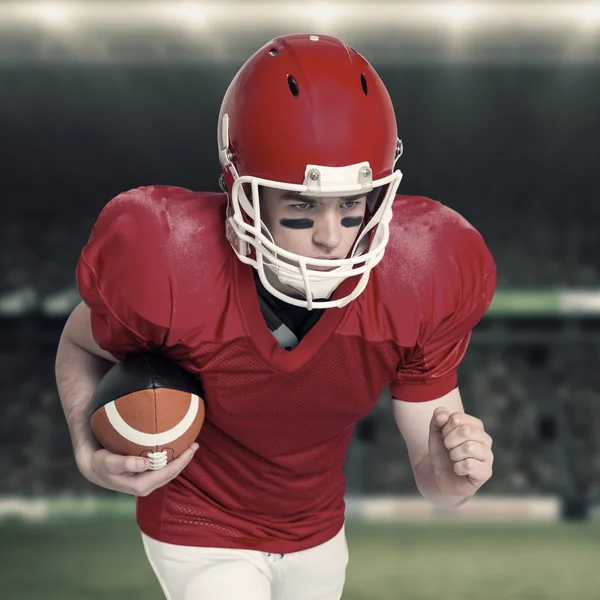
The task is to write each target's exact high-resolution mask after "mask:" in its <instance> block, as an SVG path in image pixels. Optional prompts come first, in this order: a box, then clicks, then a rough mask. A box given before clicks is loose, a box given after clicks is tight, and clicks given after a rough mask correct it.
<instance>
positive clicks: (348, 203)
mask: <svg viewBox="0 0 600 600" xmlns="http://www.w3.org/2000/svg"><path fill="white" fill-rule="evenodd" d="M359 204H360V202H359V201H358V200H347V201H346V202H342V208H343V209H344V210H352V209H353V208H356V207H357V206H358V205H359Z"/></svg>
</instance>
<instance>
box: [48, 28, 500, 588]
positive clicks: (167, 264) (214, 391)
mask: <svg viewBox="0 0 600 600" xmlns="http://www.w3.org/2000/svg"><path fill="white" fill-rule="evenodd" d="M217 142H218V151H219V158H220V161H221V165H222V168H223V176H222V180H221V187H222V190H223V193H203V192H194V191H190V190H187V189H182V188H179V187H171V186H150V187H143V188H139V189H134V190H131V191H127V192H125V193H122V194H120V195H119V196H118V197H116V198H115V199H113V200H112V201H111V202H109V203H108V204H107V206H106V207H105V208H104V210H103V211H102V212H101V214H100V215H99V218H98V220H97V222H96V224H95V226H94V229H93V231H92V234H91V237H90V239H89V241H88V243H87V244H86V246H85V247H84V249H83V251H82V253H81V256H80V260H79V263H78V268H77V280H78V286H79V290H80V293H81V296H82V298H83V303H82V304H80V305H79V306H78V307H77V308H76V309H75V311H74V312H73V314H72V315H71V316H70V318H69V320H68V322H67V324H66V326H65V329H64V333H63V335H62V337H61V341H60V346H59V350H58V355H57V363H56V370H57V382H58V387H59V391H60V395H61V401H62V404H63V407H64V411H65V414H66V418H67V421H68V424H69V428H70V431H71V435H72V440H73V446H74V451H75V456H76V459H77V464H78V467H79V469H80V470H81V472H82V474H83V475H84V476H85V477H86V478H88V479H89V480H90V481H92V482H94V483H96V484H98V485H99V486H102V487H104V488H108V489H112V490H117V491H120V492H123V493H126V494H133V495H135V496H136V498H137V501H136V502H137V523H138V524H139V527H140V529H141V534H142V539H143V545H144V547H145V550H146V553H147V556H148V558H149V561H150V563H151V565H152V567H153V568H154V570H155V573H156V575H157V577H158V579H159V581H160V583H161V586H162V588H163V590H164V594H165V596H166V597H167V598H169V599H171V600H224V599H227V600H267V599H272V600H284V599H285V600H334V599H339V598H340V597H341V594H342V589H343V586H344V579H345V573H346V566H347V562H348V551H347V546H346V539H345V533H344V477H343V474H342V467H343V464H344V459H345V456H346V450H347V447H348V444H349V442H350V440H351V438H352V434H353V430H354V426H355V424H356V423H357V421H359V420H360V419H362V418H363V417H365V416H366V415H368V414H369V412H370V411H371V409H372V408H373V406H374V405H375V403H376V402H377V400H378V398H379V396H380V394H381V392H382V390H383V389H384V388H385V387H386V386H389V388H390V390H391V393H392V396H393V398H394V400H393V414H394V417H395V419H396V421H397V424H398V428H399V430H400V432H401V434H402V436H403V437H404V440H405V441H406V444H407V447H408V451H409V456H410V462H411V465H412V469H413V471H414V477H415V481H416V484H417V487H418V489H419V490H420V492H421V493H422V495H423V496H424V498H425V499H427V500H429V501H431V502H433V503H435V504H436V505H439V506H446V507H453V506H458V505H460V504H462V503H464V502H466V501H467V500H468V499H469V498H470V497H472V496H473V495H474V494H475V492H476V491H477V489H478V488H480V487H481V486H482V485H483V484H484V483H485V482H486V481H487V480H488V479H489V478H490V476H491V473H492V462H493V454H492V450H491V438H490V436H489V435H488V434H487V433H486V431H485V430H484V426H483V424H482V423H481V421H480V420H479V419H477V418H476V417H475V416H471V415H468V414H466V413H465V411H464V410H463V405H462V402H461V397H460V393H459V390H458V388H457V368H458V366H459V363H460V362H461V359H462V357H463V356H464V354H465V351H466V349H467V345H468V342H469V337H470V335H471V331H472V329H473V327H474V326H475V325H476V324H477V323H478V322H479V321H480V319H481V318H482V316H483V315H484V314H485V312H486V310H487V309H488V307H489V305H490V302H491V300H492V296H493V294H494V289H495V281H496V279H495V278H496V275H495V265H494V261H493V258H492V256H491V255H490V252H489V251H488V249H487V247H486V245H485V243H484V241H483V239H482V237H481V236H480V234H479V233H478V232H477V231H476V230H475V229H474V228H473V227H472V226H471V225H470V224H469V223H468V222H467V221H465V219H464V218H462V217H461V216H460V215H458V214H457V213H456V212H454V211H453V210H451V209H450V208H448V207H446V206H444V205H442V204H441V203H439V202H436V201H433V200H430V199H427V198H424V197H413V196H402V195H397V189H398V186H399V183H400V179H401V173H400V171H399V170H395V165H396V162H397V160H398V158H399V157H400V155H401V153H402V144H401V143H400V141H399V140H398V132H397V126H396V119H395V115H394V109H393V106H392V102H391V100H390V97H389V95H388V92H387V91H386V88H385V86H384V84H383V82H382V80H381V79H380V77H379V76H378V74H377V73H376V72H375V70H374V69H373V67H372V66H371V65H370V64H369V63H368V62H367V61H366V60H365V59H364V58H363V57H362V56H361V55H360V54H358V53H357V52H356V51H355V50H353V49H352V48H349V47H347V46H346V45H344V44H343V43H342V42H341V41H339V40H338V39H335V38H332V37H326V36H311V35H289V36H283V37H279V38H276V39H274V40H272V41H271V42H269V43H268V44H266V45H265V46H264V47H263V48H261V49H260V50H258V52H256V53H255V54H254V55H253V56H252V57H251V58H250V59H249V60H248V61H247V62H246V63H245V64H244V65H243V67H242V68H241V69H240V71H239V72H238V74H237V75H236V77H235V78H234V80H233V81H232V83H231V85H230V87H229V89H228V90H227V92H226V94H225V97H224V100H223V103H222V107H221V111H220V114H219V120H218V137H217ZM148 351H150V352H157V353H160V354H162V355H164V356H166V357H168V358H170V359H172V360H173V361H176V362H177V363H178V364H179V365H181V366H182V367H184V368H185V369H186V370H187V371H189V372H190V373H192V374H194V375H195V376H197V377H198V378H199V380H201V382H202V384H203V386H204V389H205V394H206V402H207V414H206V421H205V424H204V427H203V430H202V432H201V434H200V435H199V437H198V439H197V441H196V443H195V444H194V445H193V446H192V447H191V448H190V449H189V450H188V451H186V453H184V454H183V455H182V456H181V457H180V458H179V459H177V460H175V461H173V462H172V463H169V464H168V465H167V467H165V468H164V469H162V470H159V471H150V470H148V462H147V460H145V459H144V458H141V457H133V456H130V457H123V456H117V455H114V454H111V453H110V452H108V451H106V450H104V449H100V448H99V447H98V445H97V444H96V442H95V441H94V439H93V437H92V434H91V433H90V429H89V423H88V421H87V417H86V415H87V412H86V408H87V406H88V405H89V402H90V397H91V395H92V393H93V391H94V388H95V386H96V384H97V382H98V381H99V379H100V378H101V377H102V375H103V374H104V373H105V372H106V371H107V369H108V368H109V367H110V366H111V365H112V364H113V363H114V362H115V361H121V360H123V359H124V358H125V357H127V356H128V355H130V354H133V353H137V352H148Z"/></svg>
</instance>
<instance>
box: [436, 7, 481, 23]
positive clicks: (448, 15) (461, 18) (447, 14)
mask: <svg viewBox="0 0 600 600" xmlns="http://www.w3.org/2000/svg"><path fill="white" fill-rule="evenodd" d="M430 10H431V12H434V13H436V14H438V15H440V16H442V17H444V18H445V19H446V20H447V21H449V22H451V23H457V24H461V23H468V22H470V21H473V19H475V18H476V17H477V15H478V14H479V13H480V12H481V6H476V5H474V4H469V3H465V2H452V3H449V4H439V5H434V6H431V8H430Z"/></svg>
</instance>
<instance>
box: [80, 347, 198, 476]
mask: <svg viewBox="0 0 600 600" xmlns="http://www.w3.org/2000/svg"><path fill="white" fill-rule="evenodd" d="M204 416H205V406H204V392H203V389H202V385H201V383H200V381H198V379H196V378H195V377H193V376H192V375H190V374H189V373H187V372H186V371H184V370H183V369H182V368H181V367H180V366H178V365H177V364H176V363H174V362H173V361H171V360H168V359H166V358H164V357H162V356H160V355H157V354H136V355H133V356H131V357H129V358H127V359H126V360H124V361H123V362H120V363H117V364H116V365H115V366H114V367H112V368H111V369H110V371H108V373H107V374H106V375H105V376H104V377H103V378H102V379H101V380H100V382H99V384H98V386H97V388H96V391H95V393H94V396H93V398H92V405H91V427H92V431H93V433H94V435H95V436H96V439H97V440H98V442H99V443H100V445H101V446H102V447H103V448H106V449H107V450H110V451H111V452H114V453H115V454H121V455H124V456H145V457H147V458H148V459H149V460H150V468H151V469H162V468H163V467H164V466H165V465H166V464H167V463H168V462H170V461H172V460H173V459H174V458H177V457H178V456H179V455H180V454H181V453H182V452H184V451H185V450H186V449H187V448H189V447H190V446H191V445H192V444H193V442H194V440H195V439H196V438H197V437H198V434H199V433H200V430H201V429H202V425H203V423H204Z"/></svg>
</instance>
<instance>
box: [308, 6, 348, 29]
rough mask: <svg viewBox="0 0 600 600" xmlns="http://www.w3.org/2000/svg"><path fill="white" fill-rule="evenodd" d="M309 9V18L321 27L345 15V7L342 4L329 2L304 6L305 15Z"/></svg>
mask: <svg viewBox="0 0 600 600" xmlns="http://www.w3.org/2000/svg"><path fill="white" fill-rule="evenodd" d="M307 9H308V14H309V16H311V17H313V19H314V20H315V21H316V22H317V23H318V24H320V25H329V24H330V23H332V22H333V21H335V20H336V19H337V18H339V17H340V16H341V15H343V13H344V7H343V6H342V5H341V4H333V3H329V2H315V3H313V4H306V5H305V6H304V13H305V14H306V10H307Z"/></svg>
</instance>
